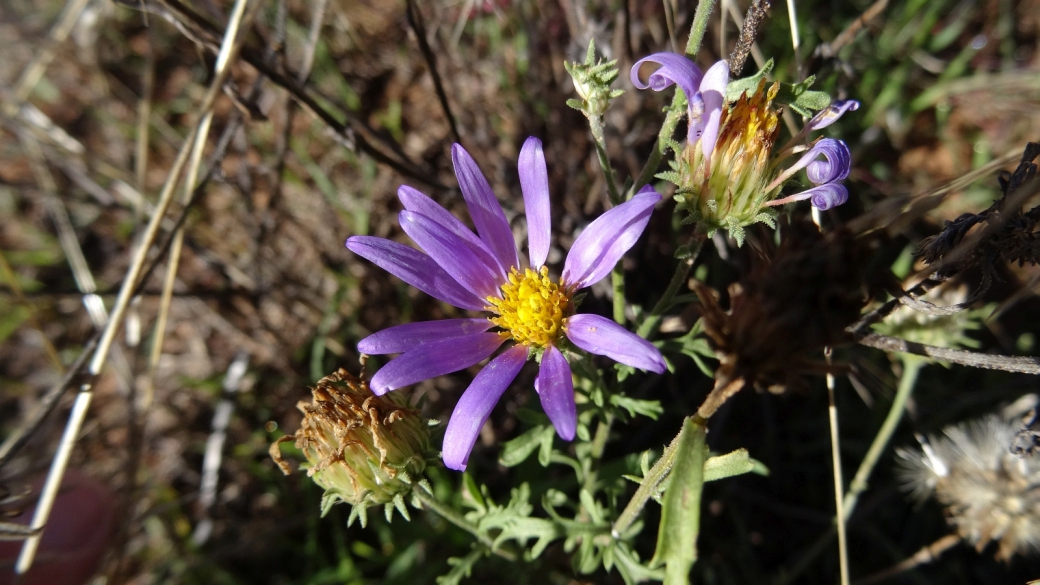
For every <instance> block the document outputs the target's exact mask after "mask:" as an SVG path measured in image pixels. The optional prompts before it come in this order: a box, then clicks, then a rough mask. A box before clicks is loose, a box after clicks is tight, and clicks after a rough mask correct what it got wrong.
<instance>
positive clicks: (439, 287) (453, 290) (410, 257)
mask: <svg viewBox="0 0 1040 585" xmlns="http://www.w3.org/2000/svg"><path fill="white" fill-rule="evenodd" d="M347 249H349V250H350V251H351V252H353V253H355V254H357V255H358V256H361V257H362V258H365V259H366V260H368V261H370V262H372V263H373V264H375V265H376V266H378V267H380V268H382V269H383V270H385V271H387V272H389V273H390V274H393V275H394V276H396V277H397V278H400V279H401V280H403V281H405V282H407V283H408V284H410V285H412V286H414V287H415V288H417V289H419V290H421V291H423V292H424V293H426V294H428V295H430V296H431V297H434V298H436V299H440V300H442V301H444V302H446V303H448V304H450V305H454V306H456V307H459V308H460V309H469V310H471V311H482V310H484V307H485V306H487V301H486V300H484V299H482V298H480V297H478V296H477V295H475V294H473V292H471V291H469V290H466V288H465V287H463V286H462V285H461V284H459V283H458V282H457V281H456V280H455V279H454V278H452V277H451V275H449V274H448V273H447V272H445V271H444V269H443V268H441V267H440V265H438V264H437V262H436V261H434V259H433V258H430V257H429V256H427V255H426V254H423V253H422V252H420V251H418V250H415V249H413V248H409V247H408V246H405V245H404V244H400V243H397V242H393V241H390V240H387V239H384V238H376V237H373V236H354V237H352V238H350V239H348V240H347Z"/></svg>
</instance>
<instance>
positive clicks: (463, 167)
mask: <svg viewBox="0 0 1040 585" xmlns="http://www.w3.org/2000/svg"><path fill="white" fill-rule="evenodd" d="M451 160H452V163H453V164H454V165H455V177H456V178H458V180H459V188H460V189H462V197H463V198H465V200H466V206H467V207H469V215H470V218H472V219H473V225H475V226H476V227H477V233H478V234H480V239H481V240H482V241H483V242H484V244H485V245H487V248H488V250H490V251H491V253H492V254H494V256H495V259H496V260H498V265H499V267H500V268H501V269H502V272H503V273H504V274H508V273H509V269H510V268H513V267H514V266H519V265H520V263H519V261H518V259H517V256H516V242H514V241H513V230H511V229H510V228H509V221H508V220H507V219H506V214H505V212H504V211H502V206H501V205H499V203H498V199H495V193H494V192H493V191H492V190H491V185H489V184H488V182H487V179H486V178H485V177H484V173H482V172H480V167H478V166H477V163H476V161H474V160H473V157H471V156H470V155H469V153H468V152H466V149H465V148H462V146H461V145H458V144H455V145H453V146H452V147H451Z"/></svg>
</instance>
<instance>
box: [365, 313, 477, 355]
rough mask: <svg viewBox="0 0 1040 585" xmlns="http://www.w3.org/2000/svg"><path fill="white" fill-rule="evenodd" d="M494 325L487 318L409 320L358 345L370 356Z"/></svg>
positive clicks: (457, 335) (399, 351)
mask: <svg viewBox="0 0 1040 585" xmlns="http://www.w3.org/2000/svg"><path fill="white" fill-rule="evenodd" d="M491 326H492V323H491V321H488V320H487V319H441V320H439V321H422V322H419V323H406V324H404V325H397V326H396V327H390V328H388V329H383V330H382V331H379V332H377V333H373V334H372V335H369V336H368V337H366V338H364V339H362V340H361V341H359V342H358V344H357V348H358V351H360V352H361V353H367V354H369V355H383V354H387V353H403V352H406V351H409V350H412V349H415V348H416V347H419V346H420V345H422V344H424V343H429V342H431V341H437V340H439V339H451V338H454V337H463V336H466V335H473V334H474V333H483V332H484V331H487V330H488V329H491Z"/></svg>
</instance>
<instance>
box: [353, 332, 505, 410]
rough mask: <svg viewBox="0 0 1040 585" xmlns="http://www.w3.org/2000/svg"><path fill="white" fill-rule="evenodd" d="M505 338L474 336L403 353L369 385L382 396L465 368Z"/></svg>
mask: <svg viewBox="0 0 1040 585" xmlns="http://www.w3.org/2000/svg"><path fill="white" fill-rule="evenodd" d="M503 341H505V338H504V337H503V336H501V335H499V334H498V333H476V334H473V335H466V336H464V337H454V338H450V339H441V340H438V341H430V342H428V343H423V344H421V345H418V346H416V347H415V348H413V349H411V350H410V351H406V352H404V353H403V354H401V355H400V356H399V357H396V358H394V359H392V360H390V361H389V362H387V364H386V365H385V366H383V367H382V368H381V369H380V370H379V371H378V372H376V375H375V376H372V382H371V384H370V386H371V388H372V392H375V393H376V394H378V395H380V396H382V395H383V394H386V393H387V392H389V391H391V390H397V389H398V388H403V387H405V386H408V385H409V384H415V383H416V382H422V381H423V380H428V379H430V378H436V377H437V376H443V375H445V374H450V373H452V372H457V371H459V370H462V369H465V368H468V367H470V366H472V365H473V364H476V363H478V362H480V361H481V360H483V359H485V358H487V357H488V356H490V355H491V354H493V353H495V350H496V349H498V346H500V345H502V342H503Z"/></svg>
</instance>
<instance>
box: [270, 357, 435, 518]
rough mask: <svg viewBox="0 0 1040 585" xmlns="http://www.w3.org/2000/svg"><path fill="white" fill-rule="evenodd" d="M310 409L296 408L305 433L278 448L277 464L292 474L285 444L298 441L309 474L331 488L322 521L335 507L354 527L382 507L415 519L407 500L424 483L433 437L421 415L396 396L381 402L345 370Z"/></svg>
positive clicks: (316, 394) (319, 391)
mask: <svg viewBox="0 0 1040 585" xmlns="http://www.w3.org/2000/svg"><path fill="white" fill-rule="evenodd" d="M311 393H312V395H313V398H312V400H311V403H310V404H307V403H306V402H304V401H302V400H301V401H300V402H299V403H298V404H297V405H296V406H297V408H299V409H300V411H301V412H303V414H304V418H303V423H302V424H301V425H300V430H299V431H297V432H296V434H295V435H288V436H285V437H282V438H281V439H279V440H278V441H276V442H275V443H274V444H272V445H271V457H272V458H273V459H274V460H275V463H277V464H278V466H279V467H280V468H281V469H282V472H283V473H285V474H286V475H288V474H289V473H290V470H289V465H288V464H287V463H285V461H283V460H282V457H281V453H280V452H279V449H278V445H279V444H280V443H282V442H287V441H293V440H295V441H296V447H297V448H298V449H300V450H301V451H302V452H303V454H304V456H306V457H307V475H308V476H310V477H312V478H313V479H314V482H315V483H317V484H318V485H319V486H321V487H322V488H324V489H325V495H324V497H323V498H322V503H321V507H322V515H324V514H326V513H327V512H328V510H329V508H330V507H331V506H332V505H333V504H335V503H336V502H339V501H343V502H346V503H348V504H351V505H352V506H353V507H354V509H353V510H351V513H350V520H349V521H350V522H353V520H354V518H357V517H360V519H361V523H362V525H364V524H365V523H366V522H367V513H366V508H367V507H368V506H372V505H378V504H383V505H384V506H385V511H386V514H387V517H388V518H389V517H390V515H391V514H392V511H393V509H394V508H396V509H397V510H398V511H399V512H400V513H401V515H402V516H404V517H405V518H408V511H407V508H405V505H404V495H406V494H408V493H409V492H410V491H411V489H412V487H413V485H414V484H415V483H416V482H418V481H420V480H421V478H422V472H423V469H425V467H426V459H425V455H426V452H427V451H428V450H429V448H430V435H429V431H428V429H427V425H426V422H425V421H424V420H423V419H422V418H421V417H420V416H419V411H417V410H413V409H410V408H408V407H407V406H406V404H404V403H403V402H402V401H401V399H399V398H397V395H394V394H387V395H385V396H376V395H375V394H373V393H372V391H371V390H370V389H369V388H368V382H367V381H365V380H364V379H361V378H356V377H354V376H352V375H351V374H350V373H349V372H347V371H346V370H344V369H342V368H341V369H340V370H338V371H337V372H335V373H333V374H331V375H329V376H326V377H324V378H322V379H321V380H319V381H318V384H317V385H316V386H315V387H314V388H313V389H312V391H311Z"/></svg>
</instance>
